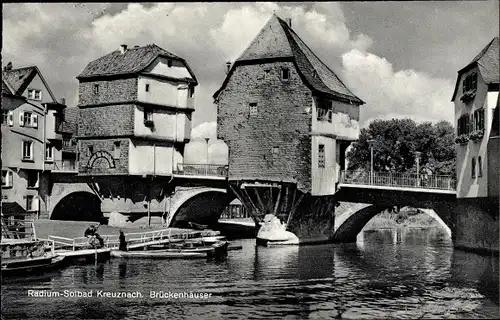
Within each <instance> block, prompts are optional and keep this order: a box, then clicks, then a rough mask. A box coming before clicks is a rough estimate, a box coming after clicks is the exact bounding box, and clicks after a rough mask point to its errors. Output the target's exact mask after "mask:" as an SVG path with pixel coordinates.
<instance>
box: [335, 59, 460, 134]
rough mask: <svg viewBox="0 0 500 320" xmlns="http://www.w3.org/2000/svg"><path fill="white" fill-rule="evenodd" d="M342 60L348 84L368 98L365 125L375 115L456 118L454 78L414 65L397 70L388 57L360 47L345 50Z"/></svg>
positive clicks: (358, 93)
mask: <svg viewBox="0 0 500 320" xmlns="http://www.w3.org/2000/svg"><path fill="white" fill-rule="evenodd" d="M342 64H343V66H344V69H345V72H344V74H345V76H346V78H345V80H346V83H347V85H348V86H350V87H351V89H352V90H353V91H354V92H355V93H356V94H357V95H358V96H359V97H360V98H361V99H362V100H364V101H365V102H366V104H365V105H363V106H361V123H362V124H361V125H362V126H366V125H367V124H368V123H369V122H370V121H371V120H373V119H375V118H382V119H391V118H402V117H409V118H412V119H414V120H416V121H439V120H447V121H452V122H453V114H454V106H453V104H452V103H451V102H450V99H451V95H452V93H453V89H454V84H453V82H452V81H450V80H448V79H439V78H433V77H431V76H429V75H428V74H426V73H424V72H418V71H415V70H411V69H409V70H400V71H396V72H395V71H394V70H393V67H392V64H391V63H390V62H388V61H387V60H386V59H384V58H381V57H379V56H376V55H374V54H371V53H367V52H362V51H360V50H358V49H353V50H350V51H349V52H347V53H345V54H344V55H343V56H342Z"/></svg>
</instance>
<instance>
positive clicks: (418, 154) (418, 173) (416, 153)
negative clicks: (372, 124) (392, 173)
mask: <svg viewBox="0 0 500 320" xmlns="http://www.w3.org/2000/svg"><path fill="white" fill-rule="evenodd" d="M421 155H422V152H420V151H416V152H415V161H416V162H417V163H416V165H417V179H416V181H415V182H416V184H417V187H418V185H419V178H420V156H421Z"/></svg>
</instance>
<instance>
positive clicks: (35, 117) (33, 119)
mask: <svg viewBox="0 0 500 320" xmlns="http://www.w3.org/2000/svg"><path fill="white" fill-rule="evenodd" d="M31 125H32V126H33V128H38V115H37V114H33V115H31Z"/></svg>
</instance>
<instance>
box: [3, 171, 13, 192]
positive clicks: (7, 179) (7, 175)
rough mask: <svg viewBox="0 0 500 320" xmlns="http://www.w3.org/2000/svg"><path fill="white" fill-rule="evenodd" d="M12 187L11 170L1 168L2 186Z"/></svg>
mask: <svg viewBox="0 0 500 320" xmlns="http://www.w3.org/2000/svg"><path fill="white" fill-rule="evenodd" d="M4 187H5V188H9V187H12V171H10V170H2V188H4Z"/></svg>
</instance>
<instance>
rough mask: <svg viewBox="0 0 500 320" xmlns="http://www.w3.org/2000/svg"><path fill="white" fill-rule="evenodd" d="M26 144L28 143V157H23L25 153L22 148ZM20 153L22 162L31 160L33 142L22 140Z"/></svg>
mask: <svg viewBox="0 0 500 320" xmlns="http://www.w3.org/2000/svg"><path fill="white" fill-rule="evenodd" d="M26 143H29V149H28V150H29V153H30V154H29V157H26V156H25V153H24V150H25V148H24V146H25V144H26ZM21 148H22V149H21V152H22V160H33V141H29V140H23V141H22V143H21Z"/></svg>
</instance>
